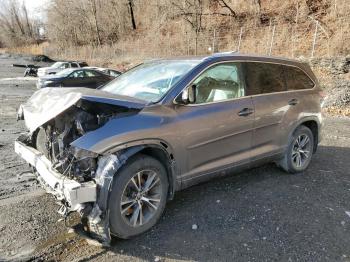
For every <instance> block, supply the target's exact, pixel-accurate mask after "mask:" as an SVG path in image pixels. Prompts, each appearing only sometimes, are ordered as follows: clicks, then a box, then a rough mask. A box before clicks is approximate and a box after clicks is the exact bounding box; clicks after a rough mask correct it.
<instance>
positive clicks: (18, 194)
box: [0, 56, 350, 261]
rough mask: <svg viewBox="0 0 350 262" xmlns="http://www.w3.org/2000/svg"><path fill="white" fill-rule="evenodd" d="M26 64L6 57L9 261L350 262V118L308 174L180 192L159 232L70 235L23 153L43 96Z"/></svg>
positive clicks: (5, 254)
mask: <svg viewBox="0 0 350 262" xmlns="http://www.w3.org/2000/svg"><path fill="white" fill-rule="evenodd" d="M20 62H25V60H24V58H18V57H6V56H0V156H1V157H0V261H2V260H29V261H42V260H62V261H130V260H133V261H271V260H274V261H350V118H326V119H325V128H324V134H323V141H322V143H321V145H320V147H319V149H318V152H317V153H316V155H315V156H314V158H313V161H312V163H311V166H310V168H309V169H308V170H307V171H306V172H304V173H302V174H297V175H288V174H285V173H284V172H282V171H281V170H280V169H278V168H277V167H276V166H274V165H273V164H270V165H265V166H262V167H259V168H255V169H252V170H249V171H245V172H242V173H239V174H235V175H232V176H229V177H226V178H223V179H217V180H213V181H211V182H208V183H205V184H201V185H198V186H195V187H192V188H189V189H187V190H184V191H182V192H178V193H177V194H176V195H175V199H174V200H173V201H170V202H169V203H168V205H167V208H166V210H165V213H164V215H163V217H162V219H161V220H160V222H159V223H158V224H157V225H156V226H155V227H154V228H153V229H152V230H151V231H149V232H147V233H146V234H143V235H141V236H139V237H137V238H134V239H131V240H117V239H114V240H113V243H112V246H111V247H110V248H107V249H103V248H101V247H96V246H91V245H89V244H88V243H87V242H86V240H84V239H83V238H81V237H80V236H77V235H75V234H74V233H72V232H70V231H69V229H68V228H67V227H66V226H65V224H64V222H63V221H61V220H60V216H59V215H58V214H57V212H56V209H57V208H58V206H57V205H56V204H55V200H54V198H53V197H52V196H50V195H47V194H45V193H44V191H43V190H42V189H40V187H39V186H38V184H37V183H36V181H35V179H34V178H33V176H32V175H31V174H30V172H28V171H29V167H28V166H27V165H26V164H25V163H24V162H23V161H22V160H21V159H20V158H19V157H17V156H16V154H15V153H14V150H13V141H14V139H15V138H16V137H17V136H19V134H20V133H21V132H23V131H25V128H24V125H23V123H22V122H16V119H15V116H16V110H17V108H18V106H19V104H20V103H22V102H24V101H25V100H26V99H27V98H28V97H29V96H30V95H31V94H32V93H33V92H34V91H35V79H31V78H25V79H24V78H21V77H20V76H21V75H22V73H23V69H21V68H13V67H11V64H12V63H20ZM193 224H196V225H197V226H198V228H197V229H196V230H193V229H192V225H193Z"/></svg>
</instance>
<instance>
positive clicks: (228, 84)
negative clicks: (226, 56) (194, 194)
mask: <svg viewBox="0 0 350 262" xmlns="http://www.w3.org/2000/svg"><path fill="white" fill-rule="evenodd" d="M191 85H195V86H196V100H195V102H194V103H192V104H189V105H181V106H178V107H177V109H176V110H177V113H178V117H179V118H180V119H181V129H182V130H181V133H182V143H183V148H184V150H185V154H186V156H187V165H186V167H187V169H186V170H183V172H182V174H183V175H182V177H181V178H182V181H183V182H185V183H187V182H188V181H189V180H193V179H195V178H197V177H203V176H205V175H206V174H210V173H213V172H214V171H218V170H220V169H223V168H224V167H227V166H230V165H232V164H241V163H247V162H249V158H250V149H251V146H252V130H253V123H254V108H253V103H252V100H251V97H249V96H245V85H244V81H243V77H242V74H241V70H240V64H239V63H232V62H226V63H221V64H217V65H214V66H212V67H210V68H209V69H207V70H206V71H204V72H203V73H201V74H200V75H199V76H198V77H197V78H196V79H195V80H194V81H193V82H192V84H191Z"/></svg>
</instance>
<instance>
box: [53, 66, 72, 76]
mask: <svg viewBox="0 0 350 262" xmlns="http://www.w3.org/2000/svg"><path fill="white" fill-rule="evenodd" d="M73 71H74V69H71V68H68V69H63V70H62V71H59V72H58V73H56V76H68V75H69V74H70V73H72V72H73Z"/></svg>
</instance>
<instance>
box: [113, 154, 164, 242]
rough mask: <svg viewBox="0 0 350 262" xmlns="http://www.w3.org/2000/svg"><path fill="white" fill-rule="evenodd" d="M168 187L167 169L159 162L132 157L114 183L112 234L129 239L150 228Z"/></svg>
mask: <svg viewBox="0 0 350 262" xmlns="http://www.w3.org/2000/svg"><path fill="white" fill-rule="evenodd" d="M168 188H169V184H168V178H167V173H166V170H165V168H164V166H163V165H162V164H161V163H160V162H159V161H158V160H156V159H155V158H153V157H149V156H146V155H141V154H138V155H136V156H134V157H131V158H130V159H129V160H128V162H127V163H126V164H125V166H123V167H122V168H121V169H120V171H119V172H118V174H116V176H115V178H114V180H113V187H112V191H111V195H110V199H109V209H110V228H111V233H112V234H113V235H115V236H116V237H119V238H123V239H128V238H131V237H133V236H136V235H139V234H142V233H144V232H146V231H147V230H149V229H150V228H151V227H153V226H154V225H155V224H156V223H157V221H158V220H159V218H160V216H161V215H162V213H163V211H164V208H165V204H166V200H167V194H168Z"/></svg>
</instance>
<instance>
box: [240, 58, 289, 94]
mask: <svg viewBox="0 0 350 262" xmlns="http://www.w3.org/2000/svg"><path fill="white" fill-rule="evenodd" d="M242 64H243V67H244V71H245V82H246V85H247V95H259V94H267V93H275V92H283V91H286V90H287V88H286V83H285V78H284V72H283V66H282V65H278V64H270V63H259V62H245V63H242Z"/></svg>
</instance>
